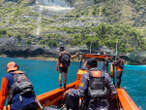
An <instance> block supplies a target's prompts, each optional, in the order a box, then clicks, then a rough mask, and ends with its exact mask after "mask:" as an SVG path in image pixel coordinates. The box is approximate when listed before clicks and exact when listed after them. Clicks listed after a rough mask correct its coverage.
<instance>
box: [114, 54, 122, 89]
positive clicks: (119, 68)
mask: <svg viewBox="0 0 146 110" xmlns="http://www.w3.org/2000/svg"><path fill="white" fill-rule="evenodd" d="M115 65H116V71H117V72H116V73H117V87H118V88H120V84H121V77H122V73H123V68H124V61H123V59H122V58H121V57H120V56H118V59H117V61H116V62H115Z"/></svg>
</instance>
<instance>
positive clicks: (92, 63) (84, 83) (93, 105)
mask: <svg viewBox="0 0 146 110" xmlns="http://www.w3.org/2000/svg"><path fill="white" fill-rule="evenodd" d="M87 68H88V72H87V73H86V74H84V75H83V76H82V80H81V83H80V85H79V88H78V89H77V90H76V89H69V90H68V91H66V92H65V94H64V95H65V104H66V106H67V107H68V108H71V109H73V110H78V102H79V98H83V101H82V102H83V106H82V110H108V109H109V102H108V98H110V97H113V96H115V94H116V89H115V87H114V85H113V83H112V80H111V78H110V76H109V75H108V74H106V73H104V72H103V71H99V70H98V69H97V60H96V59H94V58H90V59H88V60H87Z"/></svg>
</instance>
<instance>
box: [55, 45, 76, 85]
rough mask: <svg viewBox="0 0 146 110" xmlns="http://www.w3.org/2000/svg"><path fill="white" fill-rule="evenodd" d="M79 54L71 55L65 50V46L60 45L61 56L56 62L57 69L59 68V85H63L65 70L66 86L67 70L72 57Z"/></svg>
mask: <svg viewBox="0 0 146 110" xmlns="http://www.w3.org/2000/svg"><path fill="white" fill-rule="evenodd" d="M77 55H78V54H75V55H73V56H71V54H70V53H69V52H67V51H65V48H64V46H61V47H60V52H59V55H58V56H59V57H58V60H57V63H56V70H57V71H58V68H59V86H60V88H61V87H62V73H63V72H64V88H66V81H67V71H68V67H69V65H70V59H71V58H74V57H76V56H77Z"/></svg>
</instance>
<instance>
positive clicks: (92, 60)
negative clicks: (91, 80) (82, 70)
mask: <svg viewBox="0 0 146 110" xmlns="http://www.w3.org/2000/svg"><path fill="white" fill-rule="evenodd" d="M87 65H89V66H91V67H97V60H96V59H95V58H89V59H88V60H87Z"/></svg>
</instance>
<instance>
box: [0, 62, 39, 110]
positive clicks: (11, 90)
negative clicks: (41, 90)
mask: <svg viewBox="0 0 146 110" xmlns="http://www.w3.org/2000/svg"><path fill="white" fill-rule="evenodd" d="M18 69H19V66H18V65H17V64H16V63H15V62H9V63H8V64H7V68H6V70H7V72H8V73H7V74H6V75H5V76H4V77H3V78H2V82H1V94H0V110H3V106H4V104H5V100H6V97H8V104H10V107H11V110H37V106H36V103H35V94H34V91H33V86H32V84H31V82H30V81H29V80H28V78H27V77H26V75H25V74H24V73H23V72H22V71H19V70H18Z"/></svg>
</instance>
